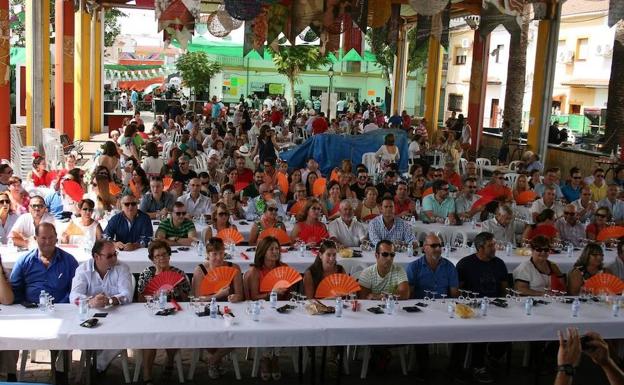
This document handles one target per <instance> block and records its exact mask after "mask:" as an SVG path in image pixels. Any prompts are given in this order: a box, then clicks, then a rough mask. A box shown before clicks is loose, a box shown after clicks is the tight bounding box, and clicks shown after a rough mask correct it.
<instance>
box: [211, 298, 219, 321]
mask: <svg viewBox="0 0 624 385" xmlns="http://www.w3.org/2000/svg"><path fill="white" fill-rule="evenodd" d="M218 311H219V308H218V307H217V299H216V298H215V297H212V298H211V299H210V318H217V313H218Z"/></svg>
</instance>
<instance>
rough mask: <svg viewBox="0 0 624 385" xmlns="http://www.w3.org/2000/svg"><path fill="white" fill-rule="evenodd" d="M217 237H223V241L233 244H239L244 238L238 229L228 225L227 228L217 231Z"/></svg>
mask: <svg viewBox="0 0 624 385" xmlns="http://www.w3.org/2000/svg"><path fill="white" fill-rule="evenodd" d="M217 238H221V239H223V242H225V243H234V244H239V243H241V242H242V241H243V240H244V239H245V238H243V236H242V235H241V233H239V232H238V230H236V229H234V228H232V227H228V228H227V229H223V230H220V231H219V232H218V233H217Z"/></svg>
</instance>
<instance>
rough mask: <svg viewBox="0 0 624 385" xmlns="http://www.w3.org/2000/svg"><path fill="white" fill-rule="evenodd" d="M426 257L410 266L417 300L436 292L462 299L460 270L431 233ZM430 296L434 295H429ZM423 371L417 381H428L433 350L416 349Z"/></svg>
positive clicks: (410, 282) (408, 270)
mask: <svg viewBox="0 0 624 385" xmlns="http://www.w3.org/2000/svg"><path fill="white" fill-rule="evenodd" d="M423 251H424V254H425V255H424V256H422V257H421V258H419V259H417V260H416V261H414V262H411V263H410V264H409V265H407V269H405V270H406V273H407V281H408V282H409V285H410V293H412V297H413V298H424V297H425V291H433V292H434V293H435V295H436V296H439V295H440V294H444V295H448V296H450V297H457V296H458V295H459V290H458V287H459V280H458V278H457V269H455V265H453V264H452V263H451V262H450V261H449V260H448V259H445V258H442V257H441V256H442V242H441V241H440V238H438V237H437V236H436V235H435V234H433V233H430V234H428V235H427V237H426V238H425V244H424V245H423ZM427 295H428V296H430V295H431V294H429V293H427ZM416 355H417V357H418V359H417V361H418V363H419V368H418V371H417V373H416V377H417V378H420V379H423V380H424V379H426V378H427V377H428V375H429V346H428V345H416Z"/></svg>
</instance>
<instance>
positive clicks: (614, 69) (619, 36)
mask: <svg viewBox="0 0 624 385" xmlns="http://www.w3.org/2000/svg"><path fill="white" fill-rule="evenodd" d="M622 74H624V21H620V22H618V23H617V24H616V26H615V38H614V39H613V57H612V58H611V79H610V80H609V98H608V101H607V121H606V128H605V139H606V149H607V151H609V152H610V151H611V150H615V149H616V148H617V145H618V144H620V145H621V146H622V148H624V143H621V141H622V140H624V76H622ZM617 155H618V156H620V154H617Z"/></svg>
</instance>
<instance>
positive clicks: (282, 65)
mask: <svg viewBox="0 0 624 385" xmlns="http://www.w3.org/2000/svg"><path fill="white" fill-rule="evenodd" d="M269 50H270V51H271V55H272V56H273V63H274V64H275V67H276V69H277V72H278V73H280V74H282V75H284V76H286V77H287V78H288V80H290V81H291V82H293V83H297V82H298V81H299V75H300V74H301V73H302V72H305V71H307V70H316V69H319V68H320V67H322V66H324V65H327V64H329V63H330V62H329V60H328V59H327V57H326V56H323V55H321V53H320V52H319V49H318V48H317V47H312V46H294V47H293V46H280V47H279V50H276V49H273V48H271V47H269Z"/></svg>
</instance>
